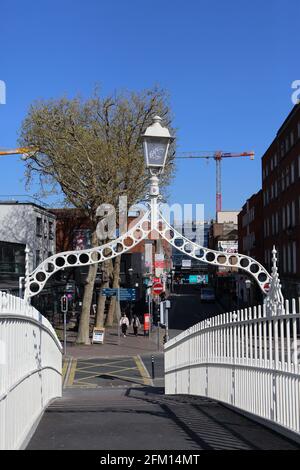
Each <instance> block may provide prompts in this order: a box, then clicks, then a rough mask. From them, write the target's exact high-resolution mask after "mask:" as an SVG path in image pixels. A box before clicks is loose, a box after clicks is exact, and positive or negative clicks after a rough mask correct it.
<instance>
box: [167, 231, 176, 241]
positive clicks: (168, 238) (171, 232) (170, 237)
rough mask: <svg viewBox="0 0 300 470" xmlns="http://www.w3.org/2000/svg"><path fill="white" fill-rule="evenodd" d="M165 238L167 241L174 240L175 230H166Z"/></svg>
mask: <svg viewBox="0 0 300 470" xmlns="http://www.w3.org/2000/svg"><path fill="white" fill-rule="evenodd" d="M165 237H166V239H167V240H173V238H174V231H173V230H166V231H165Z"/></svg>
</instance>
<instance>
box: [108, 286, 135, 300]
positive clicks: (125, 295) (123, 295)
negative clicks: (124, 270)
mask: <svg viewBox="0 0 300 470" xmlns="http://www.w3.org/2000/svg"><path fill="white" fill-rule="evenodd" d="M101 295H105V296H106V297H118V298H119V300H131V301H132V300H136V290H135V289H131V288H130V289H125V288H120V289H118V288H108V287H107V288H104V289H101Z"/></svg>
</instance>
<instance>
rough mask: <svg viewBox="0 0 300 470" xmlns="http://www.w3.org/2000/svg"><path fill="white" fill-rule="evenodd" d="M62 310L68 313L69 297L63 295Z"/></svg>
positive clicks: (61, 300)
mask: <svg viewBox="0 0 300 470" xmlns="http://www.w3.org/2000/svg"><path fill="white" fill-rule="evenodd" d="M60 309H61V311H62V312H63V313H66V312H67V311H68V297H67V296H66V295H63V296H62V297H61V299H60Z"/></svg>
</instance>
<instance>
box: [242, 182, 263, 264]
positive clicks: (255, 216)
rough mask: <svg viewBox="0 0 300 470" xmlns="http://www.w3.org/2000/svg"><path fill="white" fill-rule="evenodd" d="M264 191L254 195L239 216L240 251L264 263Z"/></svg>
mask: <svg viewBox="0 0 300 470" xmlns="http://www.w3.org/2000/svg"><path fill="white" fill-rule="evenodd" d="M262 217H263V199H262V190H260V191H258V192H257V193H256V194H253V195H252V196H251V197H250V198H249V199H248V200H247V202H246V203H245V204H244V205H243V208H242V210H241V212H240V213H239V215H238V235H239V240H238V251H239V252H240V253H245V254H246V255H248V256H251V257H252V258H254V259H257V260H258V261H262V259H263V254H264V249H263V225H262Z"/></svg>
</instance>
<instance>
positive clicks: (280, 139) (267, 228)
mask: <svg viewBox="0 0 300 470" xmlns="http://www.w3.org/2000/svg"><path fill="white" fill-rule="evenodd" d="M299 183H300V105H299V104H298V105H296V106H295V107H294V108H293V109H292V111H291V113H290V114H289V115H288V117H287V118H286V120H285V121H284V123H283V124H282V126H281V127H280V129H279V130H278V132H277V135H276V137H275V139H274V141H273V142H272V144H271V145H270V147H269V148H268V150H267V151H266V153H265V154H264V156H263V158H262V190H263V230H264V232H263V233H264V237H263V238H264V259H263V261H264V263H265V265H267V267H268V268H269V269H270V268H271V259H272V248H273V246H274V245H275V246H276V248H277V250H278V253H279V273H280V277H281V281H282V286H283V290H284V294H285V295H286V296H287V297H291V296H294V295H295V296H298V295H299V294H300V230H299V228H300V184H299Z"/></svg>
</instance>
